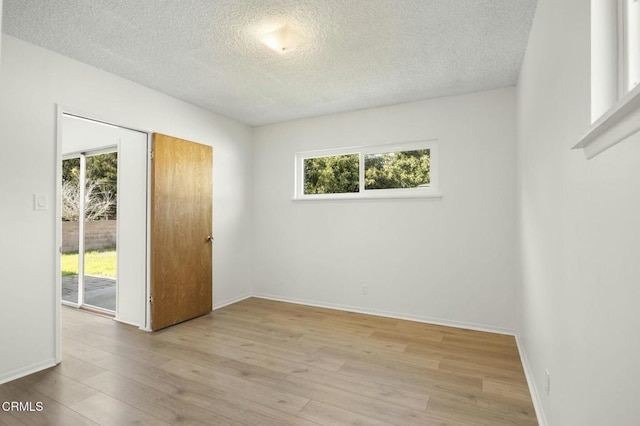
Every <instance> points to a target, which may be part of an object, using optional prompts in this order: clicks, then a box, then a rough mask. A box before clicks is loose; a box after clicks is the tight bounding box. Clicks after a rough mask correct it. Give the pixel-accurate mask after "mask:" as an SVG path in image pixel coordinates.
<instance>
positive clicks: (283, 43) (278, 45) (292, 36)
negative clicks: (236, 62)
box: [260, 25, 308, 54]
mask: <svg viewBox="0 0 640 426" xmlns="http://www.w3.org/2000/svg"><path fill="white" fill-rule="evenodd" d="M260 41H262V42H263V43H264V44H265V45H267V46H268V47H269V48H270V49H273V50H275V51H276V52H278V53H280V54H285V53H288V52H291V51H292V50H295V49H297V48H298V47H300V46H302V45H303V44H305V43H307V42H308V40H307V39H306V38H304V37H303V36H301V35H300V34H298V33H296V32H295V31H294V30H293V29H292V28H291V27H290V26H288V25H284V26H282V27H280V28H278V29H277V30H275V31H271V32H268V33H266V34H264V35H262V36H261V37H260Z"/></svg>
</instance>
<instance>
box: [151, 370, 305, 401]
mask: <svg viewBox="0 0 640 426" xmlns="http://www.w3.org/2000/svg"><path fill="white" fill-rule="evenodd" d="M158 368H160V369H163V370H165V371H171V372H172V373H174V374H177V375H180V376H182V377H184V378H186V379H189V380H192V381H195V382H199V383H203V384H210V385H211V386H215V387H216V388H217V389H221V390H223V391H224V392H225V393H226V394H227V395H228V394H232V395H236V396H237V395H243V396H244V398H246V399H249V400H252V401H255V402H256V403H260V404H262V405H265V406H267V407H272V408H275V409H277V410H281V411H283V412H286V413H289V414H297V413H298V412H299V411H300V410H301V409H302V407H304V406H305V405H306V404H307V403H308V402H309V400H308V399H307V398H302V397H300V396H296V393H295V392H292V393H287V392H281V391H278V390H276V388H275V387H268V386H264V385H260V384H257V383H254V382H251V381H249V380H246V379H244V378H242V377H236V376H231V375H228V374H226V373H223V372H220V371H216V370H214V369H211V368H207V367H203V366H199V365H193V364H190V363H188V362H184V361H179V360H173V361H169V362H167V363H166V364H164V365H161V366H159V367H158Z"/></svg>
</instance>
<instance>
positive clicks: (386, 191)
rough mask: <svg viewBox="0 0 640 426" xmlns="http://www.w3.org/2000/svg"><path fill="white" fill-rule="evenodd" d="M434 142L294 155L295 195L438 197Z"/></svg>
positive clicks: (312, 197) (316, 197)
mask: <svg viewBox="0 0 640 426" xmlns="http://www.w3.org/2000/svg"><path fill="white" fill-rule="evenodd" d="M437 148H438V147H437V143H436V141H423V142H413V143H403V144H394V145H381V146H370V147H358V148H340V149H332V150H322V151H309V152H300V153H298V154H296V182H295V188H296V189H295V198H296V199H298V200H319V199H338V198H403V197H437V196H440V194H439V193H438V186H437V184H438V177H437V170H438V149H437Z"/></svg>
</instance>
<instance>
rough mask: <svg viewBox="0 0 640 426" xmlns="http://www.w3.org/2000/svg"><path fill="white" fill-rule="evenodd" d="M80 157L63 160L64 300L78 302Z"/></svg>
mask: <svg viewBox="0 0 640 426" xmlns="http://www.w3.org/2000/svg"><path fill="white" fill-rule="evenodd" d="M79 218H80V158H70V159H66V160H63V161H62V250H61V251H62V295H61V297H62V300H64V301H65V302H70V303H75V304H77V303H78V275H79V264H80V263H79V262H80V261H79V256H78V248H79V247H78V246H79V242H80V221H79Z"/></svg>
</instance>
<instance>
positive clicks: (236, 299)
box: [212, 294, 251, 311]
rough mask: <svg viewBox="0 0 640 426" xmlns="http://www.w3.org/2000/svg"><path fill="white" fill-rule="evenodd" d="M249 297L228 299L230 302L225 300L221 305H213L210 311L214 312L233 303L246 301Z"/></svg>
mask: <svg viewBox="0 0 640 426" xmlns="http://www.w3.org/2000/svg"><path fill="white" fill-rule="evenodd" d="M250 297H251V295H250V294H249V295H246V296H240V297H236V298H234V299H230V300H227V301H225V302H222V303H217V304H215V305H214V306H213V309H212V311H215V310H217V309H220V308H224V307H225V306H229V305H233V304H234V303H238V302H242V301H243V300H245V299H248V298H250Z"/></svg>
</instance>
